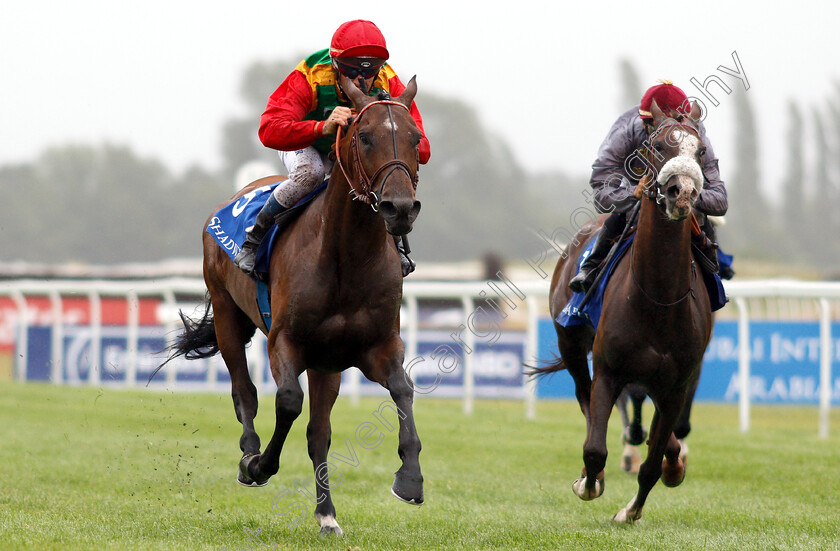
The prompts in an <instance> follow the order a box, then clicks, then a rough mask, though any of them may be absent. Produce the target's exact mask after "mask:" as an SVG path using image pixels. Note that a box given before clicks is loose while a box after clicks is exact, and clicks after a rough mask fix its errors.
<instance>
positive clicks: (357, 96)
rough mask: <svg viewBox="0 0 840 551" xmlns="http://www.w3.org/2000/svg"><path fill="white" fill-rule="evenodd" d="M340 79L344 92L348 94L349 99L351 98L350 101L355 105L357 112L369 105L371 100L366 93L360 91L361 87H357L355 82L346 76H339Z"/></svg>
mask: <svg viewBox="0 0 840 551" xmlns="http://www.w3.org/2000/svg"><path fill="white" fill-rule="evenodd" d="M338 78H339V83H341V89H342V90H344V93H345V94H347V97H348V98H350V101H351V102H352V103H353V106H354V107H355V108H356V110H357V111H358V110H360V109H361V108H362V107H364V106H365V105H366V104H367V103H368V101H367V100H369V99H370V98H368V96H366V95H365V94H364V92H362V91H361V90H359V87H358V86H356V83H355V82H353V81H352V80H351V79H349V78H347V77H346V76H344V75H339V77H338Z"/></svg>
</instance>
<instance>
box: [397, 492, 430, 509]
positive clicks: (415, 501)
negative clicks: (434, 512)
mask: <svg viewBox="0 0 840 551" xmlns="http://www.w3.org/2000/svg"><path fill="white" fill-rule="evenodd" d="M391 495H393V496H394V497H395V498H397V499H399V500H400V501H402V502H403V503H408V504H409V505H417V506H418V507H419V506H421V505H423V496H422V494H421V495H420V497H419V498H414V497H413V498H410V499H407V498H404V497H403V496H401V495H400V494H398V493H397V492H396V490H394V488H391Z"/></svg>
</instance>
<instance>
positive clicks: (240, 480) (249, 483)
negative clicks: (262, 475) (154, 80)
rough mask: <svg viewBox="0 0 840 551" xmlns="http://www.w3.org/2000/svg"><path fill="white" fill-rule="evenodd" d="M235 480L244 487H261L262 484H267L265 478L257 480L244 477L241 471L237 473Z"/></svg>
mask: <svg viewBox="0 0 840 551" xmlns="http://www.w3.org/2000/svg"><path fill="white" fill-rule="evenodd" d="M236 481H237V482H238V483H239V484H241V485H242V486H245V487H246V488H262V487H263V486H266V485H268V480H265V481H263V482H257V481H256V480H251V479H249V478H245V475H243V474H242V473H237V475H236Z"/></svg>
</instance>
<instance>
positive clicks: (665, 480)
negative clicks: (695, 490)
mask: <svg viewBox="0 0 840 551" xmlns="http://www.w3.org/2000/svg"><path fill="white" fill-rule="evenodd" d="M683 480H685V466H684V465H683V464H682V461H680V460H679V459H678V460H677V464H676V465H670V464H669V463H668V461H667V460H665V461H663V462H662V484H664V485H666V486H667V487H669V488H675V487H677V486H679V485H680V484H682V483H683Z"/></svg>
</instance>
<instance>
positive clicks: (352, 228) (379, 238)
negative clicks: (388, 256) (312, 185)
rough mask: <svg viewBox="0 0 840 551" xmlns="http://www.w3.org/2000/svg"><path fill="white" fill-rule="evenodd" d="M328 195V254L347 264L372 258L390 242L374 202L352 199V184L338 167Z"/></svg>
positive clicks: (326, 227)
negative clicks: (374, 208) (373, 206)
mask: <svg viewBox="0 0 840 551" xmlns="http://www.w3.org/2000/svg"><path fill="white" fill-rule="evenodd" d="M324 199H325V208H326V214H325V218H324V221H323V224H324V243H325V244H324V247H325V249H327V250H326V251H325V252H327V254H328V255H331V256H335V257H336V258H340V259H341V262H342V264H346V263H347V262H348V261H351V262H352V261H353V260H354V259H358V260H359V261H361V262H369V261H370V259H371V258H373V256H374V255H377V254H381V251H382V249H383V248H384V246H385V245H386V237H387V232H386V231H385V222H384V221H383V219H382V217H381V216H379V215H377V214H376V213H374V212H373V209H372V208H371V207H370V205H367V204H364V203H362V202H360V201H353V200H352V195H351V194H350V186H349V185H348V183H347V181H346V179H345V177H344V175H343V174H342V173H341V170H340V169H339V168H338V167H336V169H335V170H333V172H332V175H331V176H330V184H329V185H328V186H327V190H326V194H325V198H324Z"/></svg>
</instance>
